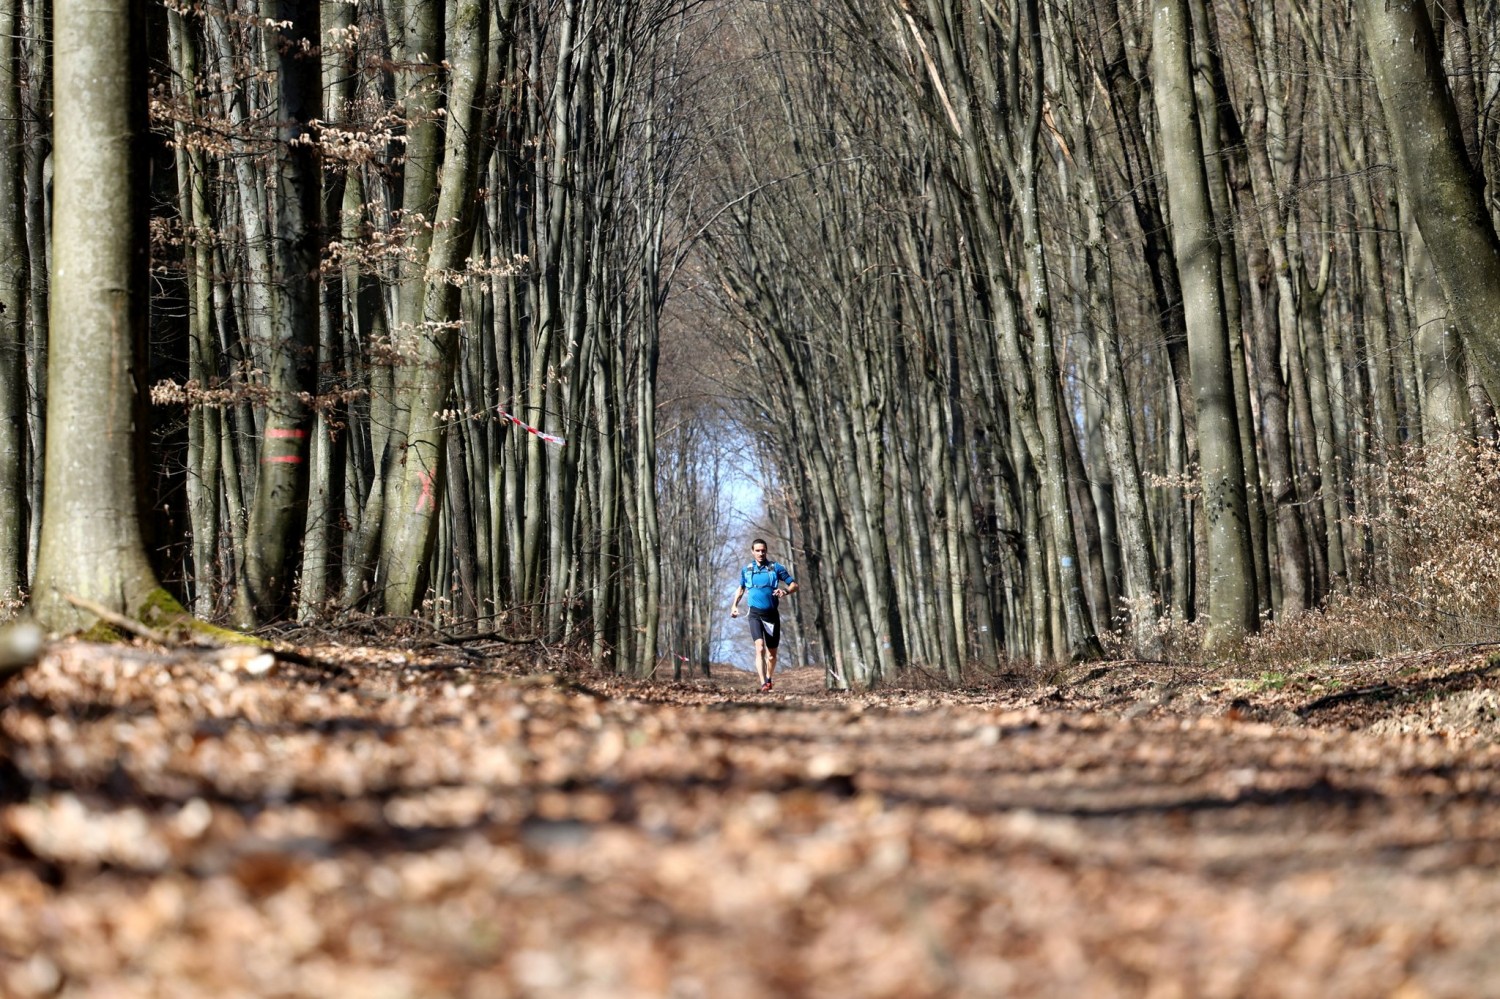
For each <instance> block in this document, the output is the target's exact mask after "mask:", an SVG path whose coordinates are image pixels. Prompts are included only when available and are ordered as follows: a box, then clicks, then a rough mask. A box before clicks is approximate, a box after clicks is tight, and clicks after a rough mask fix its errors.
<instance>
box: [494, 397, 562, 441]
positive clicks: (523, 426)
mask: <svg viewBox="0 0 1500 999" xmlns="http://www.w3.org/2000/svg"><path fill="white" fill-rule="evenodd" d="M495 412H497V413H499V414H500V418H501V419H504V420H509V421H510V422H512V423H514V424H515V425H516V426H518V427H520V428H521V429H522V430H524V431H526V432H527V433H528V434H535V435H536V436H537V437H540V438H541V439H542V440H544V441H546V442H547V443H548V444H556V445H557V446H558V447H562V446H563V445H564V444H566V443H568V442H567V441H565V440H563V439H562V438H561V437H558V436H557V435H556V434H547V433H543V432H542V431H540V430H538V429H537V428H536V427H533V426H532V425H531V424H529V423H527V422H526V421H525V420H521V419H519V418H517V417H514V416H511V415H510V414H509V413H507V412H506V411H505V410H503V409H501V408H500V407H499V406H496V407H495Z"/></svg>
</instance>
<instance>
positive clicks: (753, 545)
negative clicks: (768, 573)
mask: <svg viewBox="0 0 1500 999" xmlns="http://www.w3.org/2000/svg"><path fill="white" fill-rule="evenodd" d="M750 554H752V555H754V556H755V561H756V562H759V563H760V564H761V565H765V564H766V559H767V558H769V557H770V556H768V555H767V554H766V539H765V538H756V539H755V540H754V541H752V542H750Z"/></svg>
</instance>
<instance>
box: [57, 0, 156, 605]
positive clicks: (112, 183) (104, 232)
mask: <svg viewBox="0 0 1500 999" xmlns="http://www.w3.org/2000/svg"><path fill="white" fill-rule="evenodd" d="M143 7H144V4H143V3H142V2H141V0H129V2H123V3H117V4H109V5H100V4H94V3H88V2H85V0H58V3H57V4H56V7H55V11H54V17H55V21H54V31H55V38H56V41H57V45H56V62H55V85H54V93H55V97H56V109H55V116H54V129H55V136H56V146H55V150H56V152H55V156H56V164H57V165H56V173H55V188H54V190H55V194H56V201H55V204H56V209H55V214H54V221H53V224H54V234H53V245H54V246H55V248H56V249H55V254H54V258H53V266H54V272H53V282H52V283H53V288H54V291H55V294H54V295H53V297H52V316H51V337H52V357H51V367H50V370H49V379H48V382H49V383H48V413H47V469H46V476H47V483H46V493H45V497H44V501H43V510H42V546H41V554H40V560H39V564H38V566H37V578H36V585H35V589H34V592H33V600H32V608H33V611H34V613H35V615H36V617H37V620H38V621H39V622H41V624H42V625H43V626H44V627H46V628H48V629H49V630H52V631H64V632H66V631H75V630H79V629H81V628H84V627H87V626H88V625H89V624H90V623H91V622H92V621H93V620H94V616H93V615H92V614H91V613H89V612H86V611H83V610H81V609H79V608H78V607H77V606H75V605H74V604H73V603H72V602H71V601H70V600H69V598H70V597H76V598H81V599H84V600H89V601H93V602H95V603H97V604H100V605H102V606H104V607H105V608H107V609H109V610H112V611H115V612H118V613H123V614H127V615H131V616H136V617H150V616H151V615H152V612H153V611H156V610H160V609H161V608H162V606H163V603H164V601H163V599H162V598H164V597H165V594H162V593H161V590H160V588H159V586H158V584H157V581H156V575H155V573H154V572H153V570H152V568H151V565H150V562H149V561H148V559H147V557H146V549H145V545H144V543H143V541H142V534H141V520H140V515H139V506H138V504H139V501H140V498H141V476H142V475H143V474H144V472H145V467H146V466H145V461H144V458H145V452H144V447H143V443H144V442H143V435H142V433H141V428H142V427H143V426H144V421H143V420H142V419H141V415H142V413H141V406H142V404H143V403H144V396H143V392H142V385H141V384H140V382H141V380H142V370H141V366H142V364H143V362H144V347H145V340H144V337H145V319H146V303H147V280H146V278H147V260H148V248H149V242H148V240H147V237H146V199H145V198H143V197H141V195H140V192H141V191H142V190H143V189H144V184H145V180H146V174H145V156H144V153H145V143H146V141H147V135H148V133H147V121H146V62H145V56H146V50H145V40H146V39H145V35H146V28H147V23H146V17H145V13H144V10H143Z"/></svg>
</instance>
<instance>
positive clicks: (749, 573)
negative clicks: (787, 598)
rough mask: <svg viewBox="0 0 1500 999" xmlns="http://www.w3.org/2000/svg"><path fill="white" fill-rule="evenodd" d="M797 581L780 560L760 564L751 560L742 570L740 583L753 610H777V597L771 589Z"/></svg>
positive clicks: (747, 602) (746, 600)
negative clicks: (772, 593)
mask: <svg viewBox="0 0 1500 999" xmlns="http://www.w3.org/2000/svg"><path fill="white" fill-rule="evenodd" d="M791 582H795V580H793V579H792V574H791V573H790V572H788V571H787V568H786V566H784V565H782V564H781V563H780V562H767V563H766V564H765V565H763V566H762V565H758V564H757V563H755V562H751V563H750V564H749V565H747V566H745V567H744V568H743V569H741V570H740V585H741V586H743V587H744V588H745V603H746V604H747V605H748V606H749V608H750V609H751V610H760V611H767V610H775V609H776V598H775V597H773V596H772V595H771V591H772V590H774V589H776V587H777V586H779V585H780V584H782V583H791Z"/></svg>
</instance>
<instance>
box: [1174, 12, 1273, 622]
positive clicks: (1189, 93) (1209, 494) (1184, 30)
mask: <svg viewBox="0 0 1500 999" xmlns="http://www.w3.org/2000/svg"><path fill="white" fill-rule="evenodd" d="M1153 16H1154V19H1155V24H1154V31H1153V51H1152V63H1153V69H1154V75H1155V81H1154V82H1155V90H1156V101H1157V108H1158V115H1159V118H1160V122H1161V129H1162V146H1163V164H1164V167H1165V171H1166V178H1167V195H1168V204H1169V205H1170V211H1171V216H1172V239H1173V244H1174V246H1175V248H1176V257H1177V266H1178V271H1179V274H1180V275H1181V278H1182V288H1183V307H1184V312H1185V318H1186V319H1187V328H1188V354H1189V357H1190V358H1191V361H1192V382H1193V402H1194V407H1195V409H1196V416H1197V427H1198V454H1199V462H1200V468H1201V476H1202V491H1203V492H1202V496H1203V499H1202V502H1203V511H1204V520H1205V531H1206V534H1207V538H1206V543H1207V554H1208V594H1207V595H1208V614H1207V619H1208V620H1207V628H1206V630H1205V637H1204V641H1205V645H1206V646H1207V647H1208V648H1209V649H1214V648H1220V647H1224V646H1225V645H1227V644H1228V643H1230V642H1233V641H1235V640H1237V639H1239V638H1240V637H1241V636H1242V635H1244V634H1245V633H1246V632H1248V631H1253V630H1254V628H1255V626H1256V608H1257V603H1256V600H1257V597H1256V592H1255V564H1254V558H1253V555H1252V553H1251V550H1250V544H1251V540H1250V529H1249V527H1250V525H1249V522H1248V519H1247V514H1246V503H1245V473H1244V467H1245V466H1244V462H1243V460H1242V459H1241V456H1240V437H1239V428H1238V425H1237V423H1238V421H1237V417H1236V408H1235V396H1234V380H1233V373H1232V371H1231V369H1230V355H1229V341H1228V332H1227V327H1226V322H1225V315H1224V300H1223V285H1222V282H1221V275H1220V267H1219V242H1218V238H1217V237H1216V236H1215V235H1214V220H1213V211H1212V208H1211V207H1210V201H1209V197H1208V182H1207V178H1206V177H1205V175H1204V168H1203V143H1202V141H1201V139H1200V137H1199V131H1198V115H1197V112H1196V108H1195V100H1194V96H1193V90H1192V79H1191V75H1190V67H1189V61H1188V53H1189V51H1190V43H1189V37H1188V30H1189V20H1188V10H1187V6H1186V0H1155V3H1154V6H1153Z"/></svg>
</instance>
